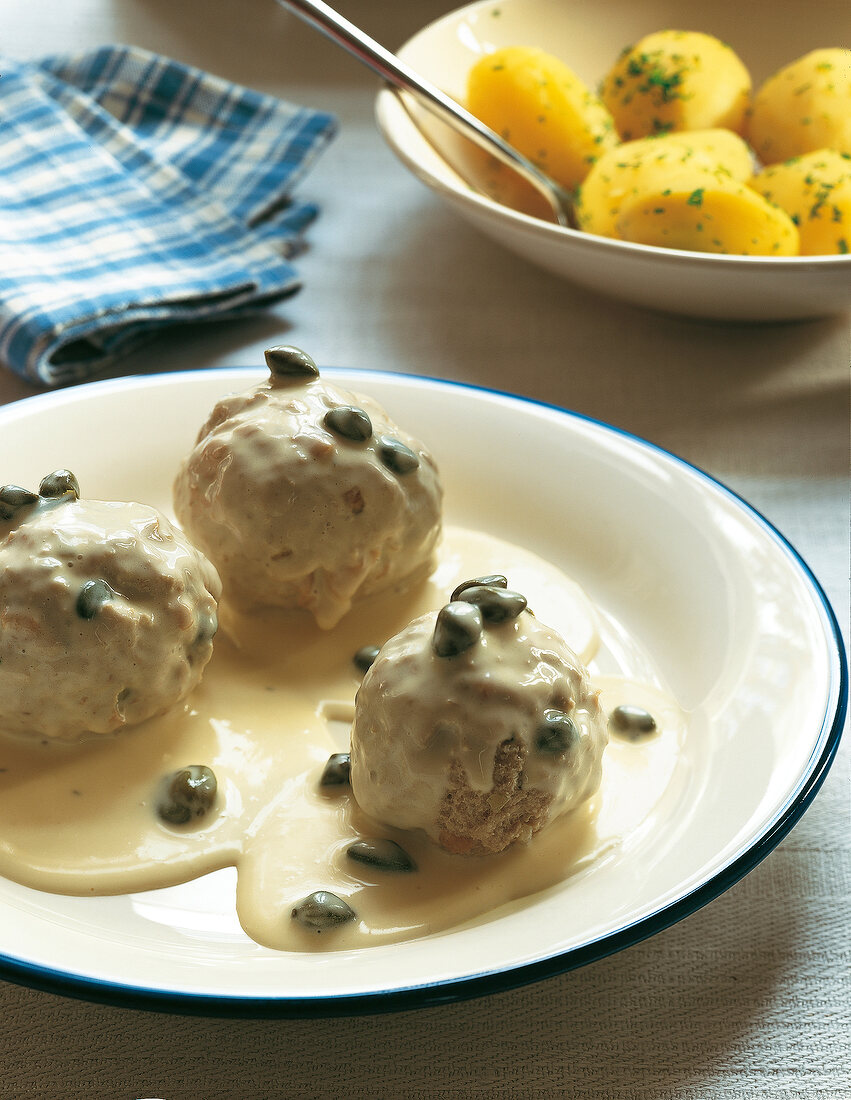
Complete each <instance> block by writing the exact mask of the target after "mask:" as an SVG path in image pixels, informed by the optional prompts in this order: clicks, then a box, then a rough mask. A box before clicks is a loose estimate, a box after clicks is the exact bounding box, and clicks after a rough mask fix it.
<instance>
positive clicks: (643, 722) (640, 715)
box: [609, 703, 656, 740]
mask: <svg viewBox="0 0 851 1100" xmlns="http://www.w3.org/2000/svg"><path fill="white" fill-rule="evenodd" d="M609 729H610V730H611V732H612V733H613V734H615V735H616V736H618V737H628V738H631V739H632V740H635V739H637V738H639V737H649V736H650V734H651V733H655V732H656V719H655V718H654V717H653V715H652V714H651V713H650V711H647V710H645V709H644V708H643V707H635V706H632V705H630V704H629V703H622V704H621V705H620V706H618V707H615V708H614V710H613V711H612V712H611V714H610V715H609Z"/></svg>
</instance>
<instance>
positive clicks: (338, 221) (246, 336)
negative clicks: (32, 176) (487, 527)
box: [0, 0, 851, 1100]
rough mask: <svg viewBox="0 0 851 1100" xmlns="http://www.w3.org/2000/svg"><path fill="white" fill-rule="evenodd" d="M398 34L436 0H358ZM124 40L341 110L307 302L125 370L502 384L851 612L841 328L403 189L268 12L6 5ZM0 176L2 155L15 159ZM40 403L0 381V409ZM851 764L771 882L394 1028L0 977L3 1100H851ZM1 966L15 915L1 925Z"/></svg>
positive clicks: (72, 42) (440, 6) (742, 886)
mask: <svg viewBox="0 0 851 1100" xmlns="http://www.w3.org/2000/svg"><path fill="white" fill-rule="evenodd" d="M340 6H341V8H342V10H344V11H345V12H346V13H347V14H349V15H350V17H351V18H353V19H355V20H356V21H360V22H361V23H362V24H363V25H364V26H366V27H367V29H370V30H371V31H372V32H373V33H375V34H376V35H377V36H379V37H380V38H381V39H382V40H383V41H384V42H386V43H387V44H388V45H390V46H395V45H398V44H399V43H401V42H402V41H403V40H404V38H405V37H407V35H408V34H409V33H411V32H412V31H413V30H415V29H416V28H417V27H418V26H420V25H421V24H422V23H424V22H426V21H427V20H429V19H431V18H433V17H435V16H437V15H439V14H442V13H443V12H444V11H446V10H448V8H449V7H450V5H449V4H447V3H446V2H445V0H346V2H345V3H343V2H342V0H341V4H340ZM116 41H120V42H126V43H134V44H138V45H141V46H145V47H148V48H150V49H153V50H157V51H159V52H162V53H166V54H170V55H172V56H174V57H177V58H179V59H181V60H184V61H188V62H192V63H194V64H196V65H199V66H201V67H203V68H205V69H208V70H210V71H213V72H217V73H219V74H221V75H224V76H227V77H230V78H232V79H235V80H240V81H243V82H245V83H249V84H252V85H254V86H256V87H259V88H262V89H264V90H270V91H274V92H277V93H279V94H281V95H283V96H285V97H286V98H289V99H292V100H294V101H296V102H302V103H305V104H308V105H312V106H318V107H323V108H327V109H330V110H333V111H335V112H336V113H337V114H338V115H339V117H340V120H341V123H342V128H341V132H340V134H339V136H338V137H337V138H336V140H335V142H334V144H333V145H332V146H331V147H330V148H329V150H328V151H327V152H326V153H325V154H324V156H323V158H322V159H321V161H320V163H319V164H318V166H317V167H316V168H315V169H314V170H313V172H312V173H311V174H310V175H309V176H308V178H307V180H306V181H305V182H304V184H303V185H302V187H301V194H302V195H303V196H304V197H309V198H311V199H315V200H317V201H318V202H319V203H320V204H321V206H322V214H321V217H320V219H319V221H318V222H317V223H316V224H315V225H314V226H313V227H312V228H311V229H310V231H309V241H310V250H309V251H308V252H307V253H306V254H305V255H304V256H302V257H301V258H300V259H299V260H298V266H299V268H300V271H301V273H302V275H303V277H304V281H305V286H304V289H303V291H302V292H301V293H300V294H298V295H297V296H296V297H295V298H293V299H291V300H290V301H288V302H287V303H285V304H283V305H281V306H279V307H278V308H277V309H275V310H274V311H271V312H269V313H268V314H266V315H264V316H263V317H261V318H257V319H254V320H246V321H242V322H238V323H231V324H219V325H210V326H208V327H195V328H192V329H188V330H186V331H183V332H180V333H179V334H177V335H172V336H170V337H169V338H168V339H167V340H166V339H162V340H160V342H158V343H156V344H152V345H150V346H149V347H148V348H147V349H146V350H145V351H144V353H140V354H138V355H137V356H135V357H133V358H131V359H128V360H126V361H125V363H124V364H123V365H122V369H121V371H120V372H117V373H131V372H134V371H142V370H151V371H158V370H173V369H185V368H192V367H199V366H209V365H231V364H260V363H261V362H262V350H263V348H264V347H266V346H268V345H269V344H270V343H274V342H284V341H285V342H293V343H297V344H300V345H302V346H304V347H306V348H307V349H308V350H309V351H310V352H311V353H312V354H313V355H314V357H315V358H316V359H317V360H318V361H320V362H322V363H326V364H339V365H349V366H353V367H376V368H381V369H389V370H397V371H402V372H412V373H421V374H426V375H434V376H439V377H444V378H452V379H459V380H462V381H465V382H471V383H476V384H481V385H485V386H492V387H496V388H499V389H506V390H513V391H516V392H519V393H522V394H526V395H529V396H532V397H535V398H540V399H543V400H546V401H549V402H554V403H556V404H559V405H563V406H565V407H567V408H570V409H575V410H578V411H579V412H582V413H585V414H588V415H590V416H592V417H598V418H601V419H604V420H607V421H609V422H611V423H613V424H616V425H619V426H621V427H623V428H626V429H628V430H629V431H631V432H634V433H637V434H638V435H641V436H644V437H646V438H648V439H650V440H652V441H653V442H654V443H657V444H659V445H661V446H662V447H665V448H667V449H669V450H671V451H674V452H675V453H677V454H679V455H681V456H683V457H684V458H686V459H688V460H689V461H691V462H694V463H696V464H698V465H699V466H701V467H703V468H704V469H706V470H707V471H709V472H710V473H711V474H713V475H715V476H716V477H718V478H720V479H721V480H722V481H724V482H725V483H726V484H728V485H729V486H730V487H731V488H733V489H735V490H736V491H738V492H740V493H741V494H743V495H744V496H745V497H746V498H747V499H748V500H750V501H751V502H752V503H753V504H754V505H755V506H756V507H757V508H758V509H760V510H761V511H762V512H763V513H764V514H765V515H766V516H767V517H768V518H769V519H770V520H771V521H772V522H773V523H774V524H775V525H776V526H777V527H779V529H780V530H781V531H782V532H783V533H784V534H785V535H786V536H787V537H788V538H789V539H790V540H791V541H792V542H793V544H794V545H795V546H796V547H797V548H798V549H799V551H800V552H801V553H802V554H803V556H804V557H805V559H806V560H807V561H808V562H809V564H810V566H811V567H812V569H813V570H814V572H815V574H816V575H817V577H818V578H819V580H820V581H821V583H822V585H823V586H824V587H825V589H826V591H827V593H828V595H829V597H830V599H831V600H832V602H833V604H834V607H835V609H836V612H837V615H838V617H839V619H840V622H842V623H843V624H845V623H847V621H848V582H847V575H848V506H847V497H848V450H847V447H848V442H847V440H848V425H849V419H848V367H849V322H848V318H847V317H845V318H844V319H843V318H834V319H830V320H820V321H814V322H810V323H800V324H791V325H782V324H774V325H767V326H748V325H723V324H709V323H701V322H696V321H689V320H682V319H672V318H667V317H660V316H653V315H650V314H649V313H643V312H639V311H637V310H633V309H631V308H627V307H623V306H619V305H617V304H613V303H611V302H608V301H604V300H603V299H601V298H597V297H593V296H591V295H590V294H587V293H585V292H583V291H580V290H576V289H573V288H571V287H570V286H569V285H567V284H565V283H558V282H555V281H553V280H551V279H550V278H549V277H547V276H546V275H544V274H543V273H541V272H539V271H538V270H536V269H533V268H531V267H528V266H526V265H525V264H523V263H521V262H520V261H518V260H516V259H514V258H513V257H512V256H511V255H510V254H509V253H507V252H504V251H502V250H500V249H499V248H498V247H497V246H496V245H495V244H493V243H491V242H490V241H487V240H485V239H484V238H482V237H480V236H478V235H477V234H476V233H475V232H474V231H473V230H472V229H470V228H468V227H467V226H466V225H465V224H463V223H462V222H460V221H459V220H457V219H456V217H455V216H454V215H453V214H452V213H451V212H449V211H447V210H446V209H444V208H443V207H442V206H441V205H439V204H438V202H437V200H436V199H434V198H433V197H432V196H431V194H430V193H429V192H427V191H426V190H425V189H424V188H423V187H422V186H421V185H420V184H419V183H418V182H416V181H415V180H414V179H413V178H411V177H410V176H409V175H408V174H407V173H406V172H405V171H404V170H403V169H402V167H401V166H400V165H399V164H398V163H397V162H396V161H395V159H394V158H393V157H392V155H391V154H390V153H389V152H388V151H387V150H386V148H385V147H384V145H383V143H382V141H381V138H380V136H379V135H378V133H377V131H376V129H375V126H374V124H373V120H372V102H373V96H374V91H375V82H374V80H373V78H372V77H371V76H370V74H368V73H367V72H366V71H365V70H363V69H362V68H361V67H360V66H358V65H357V64H356V63H355V62H353V61H350V60H349V59H348V58H347V57H345V56H344V55H342V53H340V52H339V51H338V50H336V49H335V48H334V47H332V46H331V45H330V44H328V43H327V42H325V41H324V40H323V39H321V38H320V37H319V36H318V35H316V34H315V32H311V31H309V30H308V29H307V28H305V27H303V26H302V25H301V24H300V23H298V21H297V20H296V19H295V18H294V17H293V16H290V15H287V14H286V13H285V12H283V11H281V10H280V9H278V8H277V7H276V6H275V5H274V4H273V3H272V0H227V2H226V0H204V2H202V0H0V51H2V52H3V53H6V54H8V55H10V56H12V57H17V58H25V57H29V56H35V55H38V54H40V53H47V52H55V51H59V50H66V49H73V48H83V47H88V46H94V45H100V44H103V43H108V42H116ZM0 170H2V150H1V149H0ZM31 392H32V391H31V390H30V389H29V387H28V386H27V385H26V384H24V383H23V382H20V381H19V380H17V379H15V378H13V377H11V376H10V375H8V374H7V373H5V372H3V371H2V370H0V402H9V401H14V400H18V399H21V398H25V397H26V396H28V394H29V393H31ZM849 757H851V739H849V738H846V739H845V743H844V747H843V748H841V749H840V754H839V757H838V759H837V762H836V764H835V766H834V768H833V770H832V772H831V774H830V775H829V777H828V779H827V781H826V783H825V785H824V787H823V789H822V791H821V793H820V794H819V796H818V798H817V799H816V801H815V803H814V804H813V806H812V808H811V809H810V810H809V812H808V813H807V814H806V815H805V817H804V818H803V820H802V821H801V822H800V823H799V825H798V826H797V827H796V828H795V829H794V830H793V831H792V833H791V834H790V836H789V837H788V838H787V839H786V840H785V841H784V842H783V843H782V844H781V845H780V846H779V848H778V849H777V850H776V851H775V852H774V853H772V854H771V855H770V856H769V857H768V858H767V859H766V860H765V861H764V862H763V863H762V864H761V865H760V866H759V867H758V868H757V869H756V870H755V871H753V872H752V873H751V874H750V875H749V876H748V877H747V878H745V879H744V880H743V881H742V882H741V883H739V884H738V885H737V886H736V887H734V888H733V889H732V890H730V891H729V892H728V893H727V894H725V895H723V896H722V897H720V898H719V899H718V900H716V901H715V902H713V903H712V904H711V905H710V906H708V907H707V908H706V909H704V910H702V911H700V912H698V913H696V914H694V915H693V916H691V917H690V918H688V919H687V920H685V921H683V922H682V923H680V924H678V925H676V926H674V927H673V928H671V929H669V930H668V931H667V932H665V933H663V934H661V935H658V936H656V937H654V938H652V939H650V940H648V941H646V942H645V943H642V944H640V945H638V946H636V947H633V948H631V949H630V950H627V951H625V952H623V953H621V954H619V955H616V956H613V957H611V958H609V959H606V960H603V961H601V962H598V963H596V964H595V965H592V966H589V967H587V968H585V969H584V970H580V971H577V972H574V973H571V974H566V975H564V976H562V977H559V978H554V979H551V980H549V981H546V982H542V983H539V984H537V985H533V986H529V987H527V988H524V989H520V990H516V991H514V992H509V993H504V994H499V995H495V996H491V997H489V998H485V999H481V1000H477V1001H472V1002H468V1003H463V1004H457V1005H451V1006H448V1007H442V1008H431V1009H426V1010H422V1011H419V1012H407V1013H403V1014H400V1015H396V1016H371V1017H365V1018H361V1019H350V1020H347V1019H340V1020H327V1021H318V1022H310V1021H277V1022H276V1021H253V1020H238V1021H227V1020H206V1019H198V1018H188V1017H186V1018H184V1017H179V1016H166V1015H157V1014H154V1013H147V1012H138V1011H133V1010H130V1009H120V1008H113V1007H107V1006H97V1005H87V1004H83V1003H79V1002H76V1001H73V1000H69V999H64V998H62V997H58V996H53V995H48V994H45V993H40V992H34V991H32V990H29V989H25V988H19V987H17V986H14V985H8V984H3V983H0V1097H3V1098H7V1097H16V1098H17V1097H30V1096H38V1097H116V1098H125V1097H127V1098H132V1097H163V1098H168V1100H176V1098H190V1097H191V1098H198V1100H201V1098H203V1100H213V1098H219V1097H222V1098H224V1097H227V1098H230V1097H233V1098H243V1097H246V1098H266V1097H277V1096H284V1097H290V1096H292V1097H335V1098H337V1097H340V1098H347V1097H351V1098H372V1097H423V1098H425V1097H466V1096H488V1097H490V1096H493V1097H506V1096H511V1097H515V1096H516V1097H549V1096H553V1097H555V1096H566V1097H577V1098H580V1097H581V1098H589V1100H590V1098H594V1100H597V1098H600V1100H608V1098H612V1100H651V1098H652V1100H658V1098H662V1097H684V1098H686V1097H688V1098H692V1097H694V1098H701V1100H703V1098H707V1100H710V1098H712V1100H714V1098H727V1097H760V1098H762V1097H765V1098H770V1100H779V1098H781V1097H782V1098H787V1097H796V1098H798V1100H810V1098H816V1097H818V1098H825V1100H827V1098H830V1100H839V1098H840V1097H848V1096H851V1032H849V1017H851V978H850V977H849V974H851V949H849V946H848V941H849V933H851V927H850V926H851V922H850V921H849V893H851V891H850V890H849V880H851V861H849V846H851V830H849V797H848V791H849ZM0 950H2V915H0Z"/></svg>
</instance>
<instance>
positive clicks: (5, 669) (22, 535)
mask: <svg viewBox="0 0 851 1100" xmlns="http://www.w3.org/2000/svg"><path fill="white" fill-rule="evenodd" d="M78 493H79V488H78V486H77V483H76V479H74V477H73V475H71V474H69V473H68V472H67V471H58V472H57V473H56V474H51V475H48V477H46V478H45V479H44V480H43V481H42V484H41V491H40V494H35V493H32V492H28V491H27V490H25V489H22V488H20V487H18V486H14V485H6V486H3V487H2V488H0V731H2V732H3V733H11V734H16V735H25V736H28V737H33V738H36V737H37V738H39V739H47V740H57V741H75V740H79V739H82V738H85V737H87V736H89V735H92V734H108V733H112V732H113V731H115V730H119V729H121V728H122V727H124V726H132V725H135V724H137V723H139V722H143V721H144V720H145V719H147V718H151V717H153V716H154V715H157V714H162V713H164V712H165V711H167V710H169V709H170V708H171V707H173V706H174V705H175V704H176V703H177V702H179V701H180V700H181V699H182V698H184V696H186V695H187V694H188V693H189V692H190V691H191V690H192V689H193V688H194V687H195V686H196V685H197V684H198V683H199V681H200V680H201V676H202V673H203V671H204V667H205V666H206V664H207V662H208V661H209V660H210V657H211V656H212V652H213V635H214V634H215V631H216V625H217V617H216V600H217V598H218V595H219V592H220V587H221V586H220V582H219V578H218V575H217V573H216V571H215V569H214V568H213V566H212V565H211V564H210V563H209V562H208V561H207V560H206V558H204V556H203V555H202V554H200V553H199V552H198V551H197V550H196V549H195V547H194V546H192V545H191V544H190V543H189V542H188V541H187V539H186V538H185V537H184V535H183V534H181V533H180V532H179V531H177V530H175V529H174V528H173V527H172V525H171V524H170V523H169V522H168V520H167V519H166V518H165V517H164V516H162V515H161V514H160V513H159V512H157V511H156V509H154V508H150V507H148V506H147V505H143V504H133V503H124V502H115V501H100V500H86V499H82V500H81V499H79V496H78Z"/></svg>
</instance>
